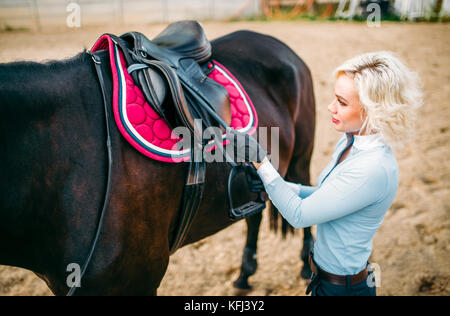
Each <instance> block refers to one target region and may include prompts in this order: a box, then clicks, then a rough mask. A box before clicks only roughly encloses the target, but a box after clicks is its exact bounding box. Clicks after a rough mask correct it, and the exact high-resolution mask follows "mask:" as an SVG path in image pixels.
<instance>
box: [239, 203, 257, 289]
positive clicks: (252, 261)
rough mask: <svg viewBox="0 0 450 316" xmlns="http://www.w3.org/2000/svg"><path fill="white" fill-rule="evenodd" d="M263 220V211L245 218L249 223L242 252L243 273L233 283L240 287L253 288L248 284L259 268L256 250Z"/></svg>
mask: <svg viewBox="0 0 450 316" xmlns="http://www.w3.org/2000/svg"><path fill="white" fill-rule="evenodd" d="M261 220H262V213H261V212H259V213H257V214H255V215H253V216H250V217H247V218H246V219H245V221H246V223H247V242H246V243H245V248H244V253H243V254H242V265H241V274H240V275H239V278H238V279H237V280H236V281H234V283H233V285H234V286H235V287H236V288H238V289H243V290H249V289H251V286H250V285H249V284H248V278H249V277H250V276H252V275H253V274H255V272H256V269H257V268H258V262H257V260H256V250H257V243H258V233H259V226H260V224H261Z"/></svg>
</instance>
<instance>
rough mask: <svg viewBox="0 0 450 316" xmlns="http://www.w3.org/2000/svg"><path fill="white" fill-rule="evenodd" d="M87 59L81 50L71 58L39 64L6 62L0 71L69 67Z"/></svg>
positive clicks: (84, 51) (1, 64) (25, 61)
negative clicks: (11, 68)
mask: <svg viewBox="0 0 450 316" xmlns="http://www.w3.org/2000/svg"><path fill="white" fill-rule="evenodd" d="M89 58H90V56H89V54H88V52H87V50H83V51H81V52H80V53H78V54H77V55H75V56H73V57H68V58H66V59H62V60H56V59H51V60H43V61H40V62H36V61H27V60H18V61H12V62H7V63H0V71H1V72H6V71H7V70H9V69H10V67H13V68H18V67H20V68H24V69H28V70H35V69H39V68H44V67H49V68H54V67H64V66H66V67H67V66H69V67H70V66H73V65H78V64H80V63H84V62H86V61H88V60H89Z"/></svg>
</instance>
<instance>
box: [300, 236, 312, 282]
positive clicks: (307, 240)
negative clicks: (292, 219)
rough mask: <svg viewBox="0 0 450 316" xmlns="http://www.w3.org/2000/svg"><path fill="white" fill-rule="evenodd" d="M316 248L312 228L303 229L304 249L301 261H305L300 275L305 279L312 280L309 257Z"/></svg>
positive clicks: (301, 253)
mask: <svg viewBox="0 0 450 316" xmlns="http://www.w3.org/2000/svg"><path fill="white" fill-rule="evenodd" d="M313 246H314V237H313V235H312V234H311V227H305V228H304V229H303V247H302V250H301V252H300V259H301V260H302V261H303V268H302V271H301V272H300V275H301V276H302V278H304V279H310V278H311V273H312V271H311V266H310V265H309V260H308V256H309V253H310V252H311V250H312V249H313Z"/></svg>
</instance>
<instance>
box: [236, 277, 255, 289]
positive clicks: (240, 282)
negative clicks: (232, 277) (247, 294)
mask: <svg viewBox="0 0 450 316" xmlns="http://www.w3.org/2000/svg"><path fill="white" fill-rule="evenodd" d="M233 286H234V287H235V288H237V289H240V290H251V289H252V287H251V286H250V284H248V281H247V280H246V279H244V278H239V279H237V280H236V281H234V282H233Z"/></svg>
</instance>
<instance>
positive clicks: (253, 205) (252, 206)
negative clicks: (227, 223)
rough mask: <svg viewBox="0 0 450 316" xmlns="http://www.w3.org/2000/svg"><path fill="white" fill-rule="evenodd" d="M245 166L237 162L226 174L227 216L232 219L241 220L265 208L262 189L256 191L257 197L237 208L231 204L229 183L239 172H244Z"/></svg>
mask: <svg viewBox="0 0 450 316" xmlns="http://www.w3.org/2000/svg"><path fill="white" fill-rule="evenodd" d="M246 168H247V166H245V165H242V164H237V165H235V166H233V169H231V171H230V175H229V176H228V204H229V208H228V216H229V217H230V218H231V219H233V220H241V219H244V218H247V217H249V216H252V215H254V214H256V213H259V212H261V211H262V210H263V209H265V208H266V202H265V201H264V199H263V196H262V191H261V192H259V193H258V197H257V198H256V200H254V201H250V202H248V203H246V204H244V205H241V206H239V207H237V208H235V207H234V206H233V197H232V194H231V184H232V182H233V179H234V178H235V177H236V176H237V175H238V174H240V173H243V172H246Z"/></svg>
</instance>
